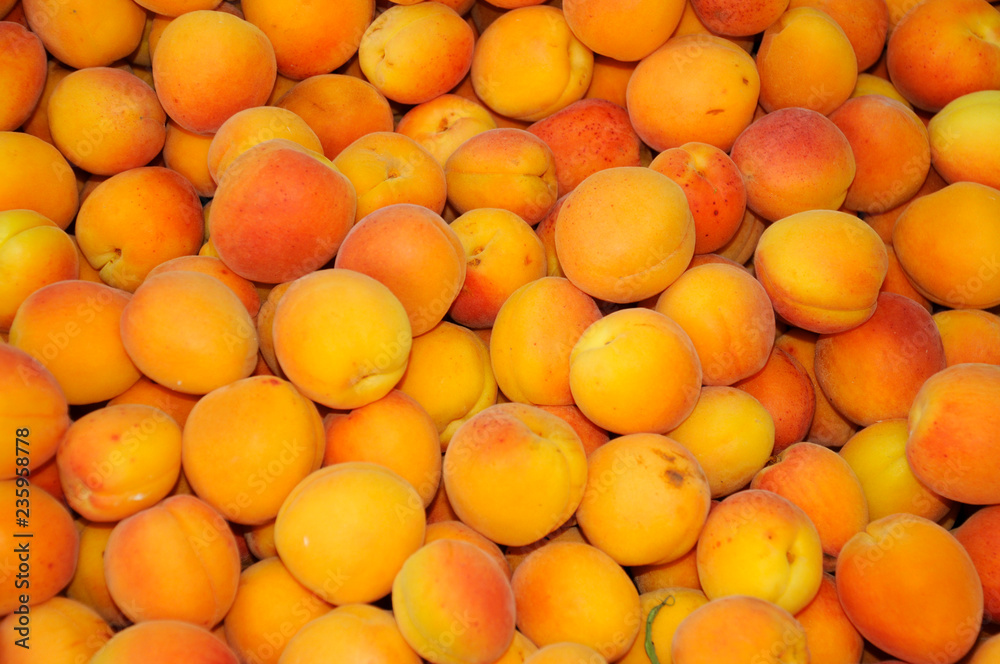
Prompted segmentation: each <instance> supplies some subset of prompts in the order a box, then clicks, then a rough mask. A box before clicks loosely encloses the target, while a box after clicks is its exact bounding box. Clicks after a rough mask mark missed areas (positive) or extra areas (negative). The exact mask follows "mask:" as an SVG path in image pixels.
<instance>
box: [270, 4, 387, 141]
mask: <svg viewBox="0 0 1000 664" xmlns="http://www.w3.org/2000/svg"><path fill="white" fill-rule="evenodd" d="M369 1H370V0H369ZM324 11H329V9H325V10H324ZM358 38H359V40H360V36H359V37H358ZM276 105H277V106H279V107H280V108H285V109H288V110H289V111H292V112H293V113H295V114H296V115H298V116H299V117H301V118H302V119H303V120H305V121H306V124H308V125H309V126H310V127H311V128H312V130H313V131H314V132H316V136H318V137H319V140H320V143H321V144H322V145H323V154H325V155H326V157H327V158H328V159H334V158H335V157H336V156H337V155H338V154H340V152H341V150H343V149H344V148H346V147H347V146H348V145H350V144H351V143H353V142H354V141H356V140H357V139H359V138H361V137H362V136H365V135H366V134H370V133H373V132H380V131H392V129H393V117H392V109H391V108H390V107H389V102H388V100H386V98H385V97H383V96H382V93H380V92H379V91H378V90H376V89H375V86H373V85H372V84H371V83H369V82H368V81H364V80H361V79H359V78H355V77H354V76H347V75H344V74H317V75H315V76H310V77H308V78H307V79H305V80H304V81H301V82H299V83H297V84H296V85H295V86H294V87H293V88H292V89H291V90H289V91H288V92H287V93H285V95H284V96H283V97H281V98H280V99H279V100H278V101H277V104H276Z"/></svg>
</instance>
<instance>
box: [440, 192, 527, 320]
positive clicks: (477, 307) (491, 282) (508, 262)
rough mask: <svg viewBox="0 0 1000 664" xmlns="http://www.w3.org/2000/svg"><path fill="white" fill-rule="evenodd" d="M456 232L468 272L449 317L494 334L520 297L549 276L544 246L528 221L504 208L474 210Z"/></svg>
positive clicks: (454, 225)
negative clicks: (492, 329) (529, 286)
mask: <svg viewBox="0 0 1000 664" xmlns="http://www.w3.org/2000/svg"><path fill="white" fill-rule="evenodd" d="M450 226H451V229H452V230H453V231H454V232H455V234H456V235H457V238H458V241H459V243H460V245H461V247H462V250H463V251H462V254H463V256H464V258H465V261H466V268H465V279H464V281H463V282H462V284H461V288H460V290H459V291H458V294H457V295H456V296H455V298H454V300H453V302H452V303H451V307H450V311H449V313H450V315H451V318H452V319H453V320H455V321H456V322H458V323H461V324H463V325H466V326H468V327H470V328H489V327H491V326H492V325H494V323H495V321H496V318H497V317H498V315H499V312H500V308H501V307H502V305H503V304H504V303H505V302H506V301H507V300H508V299H509V298H510V297H511V296H512V295H513V293H514V292H515V291H517V290H518V289H519V288H521V287H522V286H525V285H527V284H529V283H532V282H534V281H536V280H538V279H541V278H542V277H544V276H545V269H546V266H545V256H544V252H545V249H544V246H543V245H542V243H541V240H540V239H539V238H538V236H537V235H536V234H535V232H534V231H533V230H532V229H531V227H530V226H529V225H528V224H527V223H526V222H525V220H524V219H522V218H521V217H519V216H518V215H517V214H515V213H514V212H511V211H510V210H505V209H501V208H475V209H472V210H469V211H468V212H466V213H464V214H462V215H461V216H459V217H458V218H457V219H455V220H454V221H453V222H452V223H451V224H450Z"/></svg>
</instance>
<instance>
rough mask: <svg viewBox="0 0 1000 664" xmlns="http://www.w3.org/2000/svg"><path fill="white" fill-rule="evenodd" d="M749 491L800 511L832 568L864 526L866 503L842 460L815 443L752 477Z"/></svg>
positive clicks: (791, 450) (800, 447)
mask: <svg viewBox="0 0 1000 664" xmlns="http://www.w3.org/2000/svg"><path fill="white" fill-rule="evenodd" d="M750 488H751V489H764V490H766V491H773V492H774V493H776V494H778V495H779V496H784V497H785V498H787V499H788V500H790V501H791V502H792V503H794V504H795V505H797V506H798V507H800V508H801V509H802V511H803V512H805V513H806V515H807V516H808V517H809V519H810V520H811V521H812V523H813V525H814V526H816V531H817V532H818V533H819V539H820V544H821V545H822V547H823V553H824V555H825V556H826V558H825V560H826V561H828V562H829V563H832V562H833V561H834V560H835V559H836V557H837V556H838V555H839V553H840V550H841V549H842V548H843V546H844V545H845V544H846V543H847V541H848V540H849V539H851V537H853V536H854V534H855V533H858V532H860V531H861V530H863V529H864V527H865V526H867V525H868V521H869V518H868V502H867V499H866V497H865V493H864V489H863V488H862V485H861V482H860V481H859V480H858V477H857V475H855V474H854V470H853V469H852V468H851V466H850V464H848V463H847V461H846V460H845V459H843V458H842V457H840V456H839V455H838V454H837V453H836V452H834V451H833V450H830V449H829V448H826V447H823V446H822V445H817V444H816V443H796V444H794V445H792V446H790V447H788V448H787V449H785V450H783V451H782V452H781V453H779V454H778V455H777V456H776V457H775V458H774V460H773V461H771V462H770V463H769V464H768V465H767V466H766V467H764V468H763V469H761V470H760V471H758V472H757V474H756V475H754V477H753V480H752V481H751V482H750Z"/></svg>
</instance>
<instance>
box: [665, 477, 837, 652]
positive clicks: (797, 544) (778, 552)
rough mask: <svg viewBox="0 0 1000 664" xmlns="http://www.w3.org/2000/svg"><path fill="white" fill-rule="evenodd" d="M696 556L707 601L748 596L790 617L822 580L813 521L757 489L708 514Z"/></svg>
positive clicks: (729, 499) (727, 500) (787, 502)
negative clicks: (780, 610) (768, 604)
mask: <svg viewBox="0 0 1000 664" xmlns="http://www.w3.org/2000/svg"><path fill="white" fill-rule="evenodd" d="M697 555H698V578H699V579H700V581H701V585H702V589H703V590H704V591H705V595H707V596H708V598H709V599H711V600H716V599H718V598H721V597H726V596H731V595H750V596H752V597H756V598H759V599H762V600H767V601H768V602H773V603H774V604H776V605H778V606H779V607H781V608H782V609H784V610H786V611H788V612H789V613H793V614H794V613H796V612H798V611H799V610H801V609H802V608H803V607H805V605H806V604H808V603H809V602H810V601H811V600H812V599H813V597H815V596H816V593H817V592H818V591H819V586H820V582H821V581H822V578H823V548H822V544H821V541H820V538H819V533H818V532H817V530H816V526H815V525H814V524H813V522H812V520H811V519H810V518H809V516H808V515H807V514H806V513H805V512H804V511H803V510H802V509H801V508H800V507H798V506H797V505H795V504H794V503H792V502H791V501H790V500H788V499H787V498H785V497H783V496H780V495H778V494H777V493H773V492H771V491H765V490H761V489H747V490H744V491H738V492H736V493H734V494H732V495H731V496H728V497H726V498H725V499H724V500H723V501H722V502H721V503H719V505H718V506H717V507H716V508H715V509H713V510H712V511H711V513H709V515H708V519H707V520H706V521H705V526H704V528H703V529H702V531H701V535H699V538H698V554H697ZM675 638H677V637H675ZM675 642H676V641H675ZM675 659H676V653H675Z"/></svg>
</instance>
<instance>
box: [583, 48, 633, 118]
mask: <svg viewBox="0 0 1000 664" xmlns="http://www.w3.org/2000/svg"><path fill="white" fill-rule="evenodd" d="M638 64H639V63H638V62H622V61H621V60H615V59H614V58H609V57H608V56H606V55H600V54H596V53H595V54H594V73H593V75H592V76H591V78H590V87H588V88H587V94H586V95H584V99H604V100H606V101H610V102H611V103H612V104H617V105H618V106H621V107H622V108H625V107H626V105H627V104H628V102H627V101H626V91H627V90H628V82H629V79H630V78H631V77H632V72H633V71H635V68H636V66H637V65H638Z"/></svg>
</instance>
